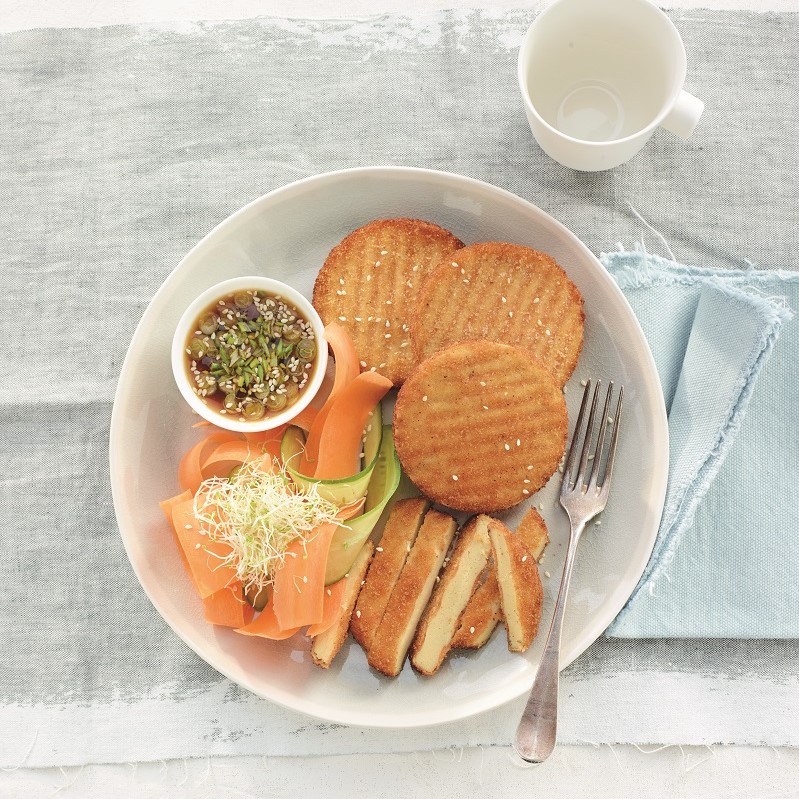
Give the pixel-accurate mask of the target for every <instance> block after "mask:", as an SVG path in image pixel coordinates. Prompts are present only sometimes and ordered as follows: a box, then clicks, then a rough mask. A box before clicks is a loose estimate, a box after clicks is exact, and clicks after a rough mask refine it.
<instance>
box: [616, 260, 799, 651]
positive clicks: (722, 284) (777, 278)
mask: <svg viewBox="0 0 799 799" xmlns="http://www.w3.org/2000/svg"><path fill="white" fill-rule="evenodd" d="M601 261H602V264H603V265H604V266H605V268H606V269H607V270H608V272H609V273H610V274H611V275H612V276H613V278H614V279H615V280H616V283H617V284H618V286H619V288H620V289H622V290H623V291H624V290H629V289H637V288H650V287H653V286H658V285H669V284H675V283H679V284H683V285H694V284H702V285H705V286H708V287H712V288H713V289H714V290H716V291H718V292H719V293H721V294H723V295H724V296H725V297H727V298H728V299H731V300H732V301H733V302H735V303H736V304H740V305H741V306H742V307H743V308H745V309H746V310H747V311H750V312H751V311H754V312H755V313H757V314H759V315H760V316H761V318H762V321H763V325H764V328H763V330H762V332H761V335H760V336H759V337H758V338H757V339H755V341H754V342H753V345H752V351H751V355H750V357H748V358H747V361H746V362H747V363H748V364H749V368H748V370H747V371H746V372H745V373H744V374H743V375H742V378H741V385H740V393H739V394H738V396H737V399H736V400H735V402H734V403H733V404H732V405H731V407H730V410H729V412H728V414H727V418H726V422H725V423H724V424H723V425H722V426H721V427H720V428H719V431H718V435H717V437H716V440H715V443H714V445H713V446H712V447H711V449H710V450H709V451H708V454H707V457H706V458H705V459H704V460H703V461H702V462H701V463H699V464H698V467H697V469H696V471H695V472H694V474H693V475H691V477H689V478H688V479H686V480H684V481H683V483H682V485H681V486H680V488H679V491H678V493H679V494H681V497H680V498H679V500H678V505H677V508H676V510H675V512H674V513H673V514H672V516H671V518H670V520H669V524H668V527H667V528H666V529H665V530H664V529H662V528H661V529H660V530H659V531H658V536H657V539H656V541H655V546H654V548H653V551H652V555H651V556H650V559H649V561H648V562H647V565H646V567H645V569H644V573H643V574H642V576H641V579H640V580H639V581H638V584H637V585H636V587H635V589H634V590H633V592H632V594H631V595H630V597H629V599H628V600H627V602H626V603H625V605H624V607H623V608H622V609H621V611H619V613H618V615H617V616H616V618H615V619H614V620H613V621H612V622H611V624H610V625H609V626H608V629H607V633H608V634H610V635H615V634H617V630H618V627H620V626H622V625H623V624H624V621H625V619H626V617H627V615H628V614H629V613H630V611H631V610H632V606H633V604H634V603H635V602H636V600H637V598H638V596H639V594H640V592H641V591H642V590H643V589H644V587H646V588H647V590H648V592H649V595H650V596H653V595H654V592H655V588H656V584H657V582H658V580H659V579H660V578H661V577H662V576H664V575H666V569H667V568H668V566H669V564H670V563H671V561H672V559H673V558H674V555H675V553H676V551H677V549H678V548H679V546H680V543H681V541H682V538H683V535H684V533H685V532H686V531H687V530H688V529H689V528H690V526H691V525H692V523H693V519H694V516H695V514H696V511H697V509H698V507H699V505H700V503H701V502H702V499H703V498H704V496H705V494H706V493H707V491H708V490H709V488H710V486H711V485H712V483H713V480H714V478H715V477H716V475H717V474H718V471H719V469H720V468H721V466H722V464H723V463H724V460H725V458H726V455H727V452H728V451H729V448H730V446H731V445H732V443H733V442H734V441H735V438H736V437H737V434H738V431H739V429H740V426H741V423H742V422H743V419H744V417H745V415H746V410H747V408H748V405H749V401H750V399H751V395H752V392H753V391H754V388H755V385H756V384H757V378H758V376H759V374H760V371H761V369H762V367H763V365H764V363H765V362H766V360H768V358H769V356H770V355H771V352H772V350H773V348H774V344H775V343H776V341H777V339H778V338H779V334H780V331H781V329H782V325H783V324H784V323H785V322H787V321H790V320H791V319H792V318H793V316H794V311H793V309H791V307H790V306H789V305H788V301H787V298H786V297H784V296H779V295H777V296H771V295H765V294H764V293H763V286H764V285H769V284H774V285H775V286H776V285H778V284H780V283H784V282H785V281H788V282H799V274H797V273H795V272H785V271H782V270H780V271H776V270H775V271H768V272H766V271H762V270H756V269H755V268H754V267H752V266H751V265H750V266H749V267H748V268H747V269H743V270H737V271H736V270H716V269H703V268H701V267H692V266H686V265H684V264H680V263H678V262H676V261H669V260H666V259H664V258H661V257H659V256H656V255H650V254H648V253H646V252H645V251H641V250H637V251H635V252H628V251H624V252H617V253H610V254H605V253H603V254H602V255H601ZM666 576H668V575H666Z"/></svg>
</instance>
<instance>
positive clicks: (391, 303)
mask: <svg viewBox="0 0 799 799" xmlns="http://www.w3.org/2000/svg"><path fill="white" fill-rule="evenodd" d="M393 304H394V303H393V302H391V300H386V305H393Z"/></svg>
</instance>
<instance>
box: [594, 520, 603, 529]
mask: <svg viewBox="0 0 799 799" xmlns="http://www.w3.org/2000/svg"><path fill="white" fill-rule="evenodd" d="M594 524H595V525H596V526H597V527H599V525H600V524H602V519H598V520H597V521H595V522H594Z"/></svg>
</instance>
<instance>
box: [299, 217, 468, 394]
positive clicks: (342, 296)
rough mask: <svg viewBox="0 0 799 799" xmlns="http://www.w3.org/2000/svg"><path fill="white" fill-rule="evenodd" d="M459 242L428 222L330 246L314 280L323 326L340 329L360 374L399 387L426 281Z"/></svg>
mask: <svg viewBox="0 0 799 799" xmlns="http://www.w3.org/2000/svg"><path fill="white" fill-rule="evenodd" d="M461 247H463V242H462V241H460V240H459V239H457V238H456V237H455V236H453V235H452V233H450V232H449V231H448V230H445V229H444V228H442V227H439V226H438V225H434V224H433V223H431V222H424V221H422V220H419V219H377V220H375V221H373V222H369V223H368V224H367V225H364V226H363V227H360V228H358V229H357V230H354V231H353V232H352V233H350V234H349V235H348V236H347V237H346V238H344V239H343V240H342V241H341V243H339V244H338V245H336V246H335V247H334V248H333V249H332V250H331V252H330V254H329V255H328V257H327V260H326V261H325V263H324V266H322V269H321V270H320V272H319V274H318V275H317V278H316V283H315V284H314V290H313V304H314V307H315V308H316V310H317V311H318V313H319V315H320V316H321V317H322V321H323V322H324V323H325V324H328V323H330V322H333V321H337V322H339V324H341V325H343V326H344V327H345V328H346V329H347V332H348V333H349V335H350V336H351V338H352V341H353V344H354V345H355V350H356V352H357V353H358V355H359V357H360V358H361V367H362V368H363V369H375V370H376V371H378V372H380V374H382V375H384V376H385V377H387V378H388V379H389V380H391V382H392V383H393V384H394V385H395V386H398V385H400V384H401V383H402V382H403V381H404V380H405V378H406V377H407V376H408V374H410V372H411V370H412V369H413V367H414V366H415V365H416V355H415V353H414V349H413V347H412V346H411V339H410V317H411V312H412V310H413V308H414V307H415V304H416V296H417V294H418V292H419V289H420V288H421V285H422V283H423V281H424V280H425V278H426V277H427V276H428V275H429V274H430V273H431V272H432V271H433V269H434V268H435V267H436V266H438V264H439V263H441V262H442V259H444V258H448V257H449V255H451V254H452V253H453V252H455V250H457V249H459V248H461Z"/></svg>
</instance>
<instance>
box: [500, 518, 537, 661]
mask: <svg viewBox="0 0 799 799" xmlns="http://www.w3.org/2000/svg"><path fill="white" fill-rule="evenodd" d="M488 532H489V536H490V537H491V546H492V548H493V552H494V562H495V564H496V568H497V580H498V582H499V596H500V601H501V603H502V615H503V616H504V618H505V627H506V628H507V631H508V649H510V651H511V652H525V651H526V650H527V649H528V647H529V646H530V644H531V643H532V642H533V638H535V634H536V631H537V630H538V623H539V622H540V621H541V604H542V602H543V599H544V591H543V588H542V587H541V578H540V577H539V576H538V565H537V564H536V561H535V558H534V557H533V556H532V554H531V553H530V550H529V549H528V548H527V547H526V546H525V545H524V543H523V542H522V540H521V539H520V538H519V537H518V536H517V535H514V533H512V532H511V531H510V530H508V528H507V527H505V525H504V524H502V522H500V521H499V520H498V519H492V520H491V522H490V524H489V525H488Z"/></svg>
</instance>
